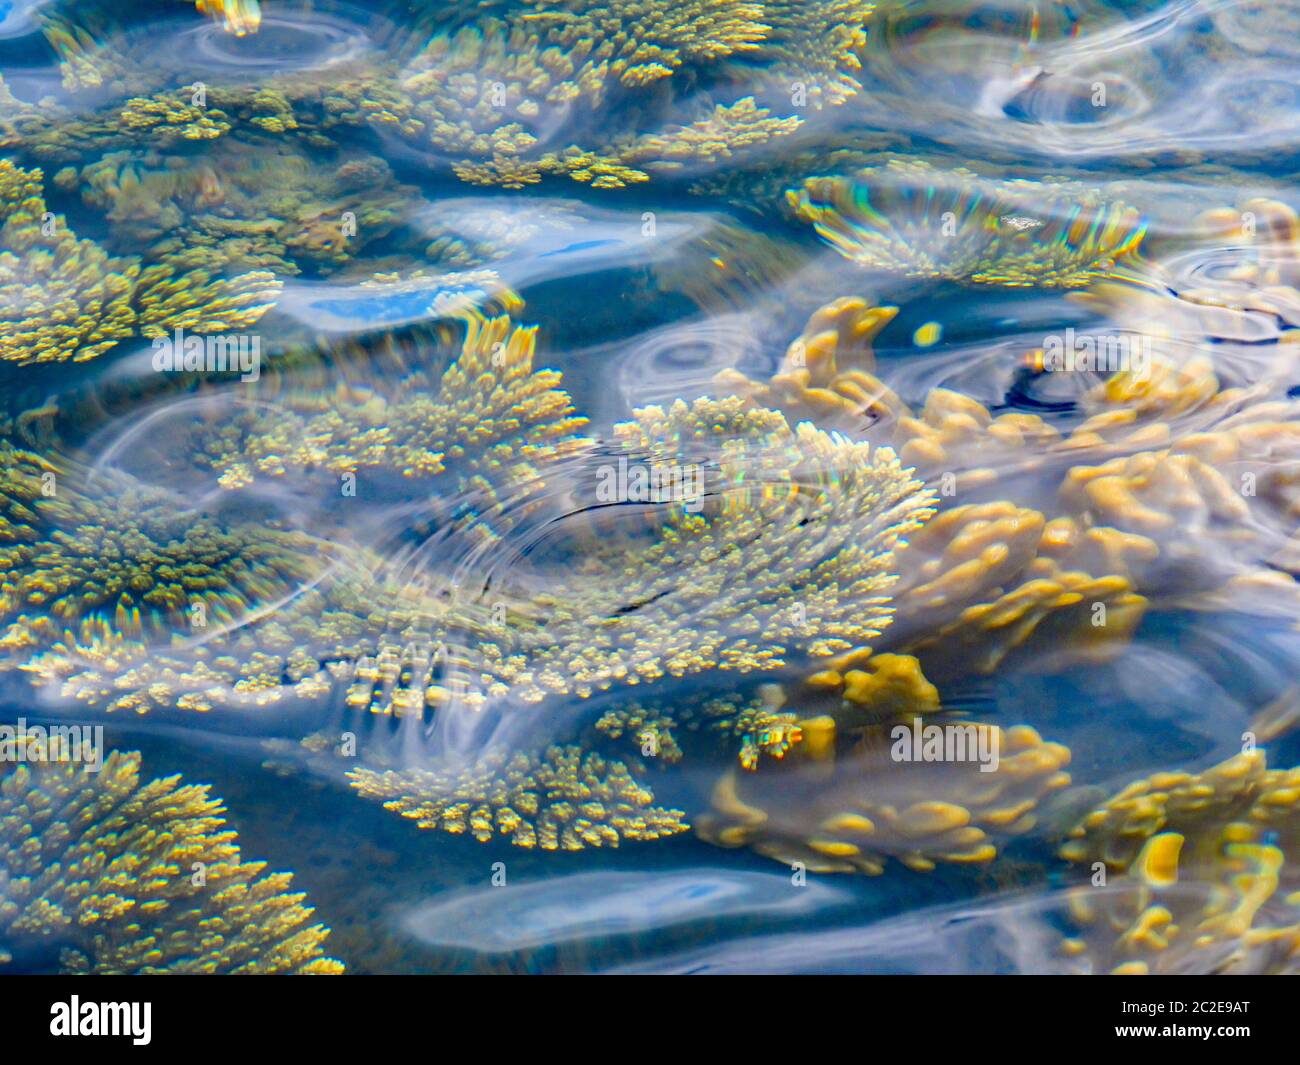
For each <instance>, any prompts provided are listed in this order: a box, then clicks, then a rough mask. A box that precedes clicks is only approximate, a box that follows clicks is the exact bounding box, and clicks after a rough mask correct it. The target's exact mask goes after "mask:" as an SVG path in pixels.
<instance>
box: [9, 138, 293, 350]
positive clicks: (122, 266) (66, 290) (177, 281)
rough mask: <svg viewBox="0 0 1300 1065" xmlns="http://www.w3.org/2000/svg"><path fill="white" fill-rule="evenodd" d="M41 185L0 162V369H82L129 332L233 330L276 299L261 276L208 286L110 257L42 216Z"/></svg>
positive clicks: (203, 276) (187, 274)
mask: <svg viewBox="0 0 1300 1065" xmlns="http://www.w3.org/2000/svg"><path fill="white" fill-rule="evenodd" d="M41 178H42V175H41V172H40V171H39V170H32V171H24V170H21V169H20V168H18V167H15V166H14V165H13V164H12V163H10V162H9V161H8V160H3V159H0V189H3V191H4V193H5V195H4V197H3V201H4V206H3V208H0V210H2V211H3V212H4V213H3V214H2V215H0V218H2V219H3V224H2V225H0V324H3V326H4V330H3V334H2V335H0V360H9V361H14V362H18V363H22V364H27V363H34V362H54V361H64V360H68V359H72V360H75V361H84V360H86V359H93V358H95V357H96V356H98V355H102V354H103V353H104V352H105V351H107V350H108V349H110V348H112V347H113V346H114V345H116V344H117V343H118V342H120V341H123V340H126V339H128V338H130V337H132V336H135V335H137V333H139V334H143V335H144V336H151V337H156V336H163V335H166V334H167V333H168V332H169V331H170V330H173V329H175V328H177V327H183V328H186V329H188V330H191V331H193V332H220V331H223V330H228V329H240V328H244V327H247V326H250V325H252V324H253V323H254V322H256V321H257V320H258V318H260V317H261V316H262V314H264V313H265V312H266V310H267V309H268V307H269V306H270V304H271V303H273V302H274V300H275V298H276V296H277V295H278V292H279V288H280V283H279V282H278V281H276V280H275V278H274V277H273V276H272V275H271V274H268V273H262V272H256V271H255V272H251V273H247V274H244V275H241V276H239V277H236V278H232V279H229V280H225V279H214V278H213V277H212V275H211V274H210V273H209V272H207V271H204V270H178V268H177V266H176V265H175V264H153V265H149V266H142V264H141V263H140V261H139V260H138V259H135V258H133V257H132V258H122V259H117V258H112V257H110V256H109V255H107V254H106V253H105V252H104V251H103V249H101V248H100V247H99V246H98V245H97V244H95V243H94V242H93V241H90V240H80V239H78V237H77V235H76V234H75V233H73V232H72V230H71V229H70V228H69V227H68V224H67V222H66V220H65V219H64V218H63V217H62V216H56V215H54V214H52V213H51V212H48V211H47V210H46V206H45V200H44V198H43V197H42V195H41V192H40V183H41Z"/></svg>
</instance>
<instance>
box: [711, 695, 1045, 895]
mask: <svg viewBox="0 0 1300 1065" xmlns="http://www.w3.org/2000/svg"><path fill="white" fill-rule="evenodd" d="M916 720H917V723H918V724H919V722H920V720H921V719H920V718H917V719H916ZM800 726H801V727H802V729H803V732H804V733H805V738H804V740H803V742H802V743H801V744H800V745H798V746H796V747H795V748H794V749H793V751H792V753H791V755H789V756H787V757H786V758H785V759H783V760H781V761H779V762H767V763H764V764H763V766H762V767H760V769H759V771H758V772H756V773H753V774H746V773H737V772H736V771H735V770H732V771H730V772H728V773H727V774H726V775H725V776H724V777H723V778H722V779H721V780H720V781H719V782H718V785H717V786H716V787H715V789H714V792H713V799H712V810H711V812H710V813H709V814H707V815H705V816H703V817H701V818H700V819H699V820H698V822H697V825H696V831H697V832H698V834H699V835H700V837H701V838H702V839H704V840H706V841H707V842H709V843H714V844H717V845H718V846H722V847H741V846H748V847H752V848H753V849H754V850H756V851H758V853H760V854H763V855H766V856H767V857H770V858H775V859H776V860H778V861H781V862H801V863H803V865H804V867H805V868H806V869H808V870H809V871H810V872H837V873H847V872H863V873H868V874H872V875H875V874H879V873H881V872H883V871H884V867H885V861H886V860H887V859H888V858H890V857H893V858H896V859H897V860H898V861H900V862H902V863H903V864H905V865H906V866H908V868H911V869H914V870H918V871H927V870H931V869H933V868H934V867H935V865H936V864H937V863H939V862H956V863H984V862H989V861H992V860H993V858H994V857H996V855H997V843H998V841H999V839H1000V838H1002V837H1007V836H1014V835H1018V834H1021V833H1024V832H1028V831H1029V830H1030V829H1032V828H1033V827H1034V824H1035V818H1034V813H1033V810H1034V808H1035V806H1036V805H1037V804H1038V802H1039V801H1040V800H1041V799H1042V798H1043V797H1044V796H1046V795H1048V794H1050V793H1051V792H1054V791H1057V790H1059V789H1060V788H1063V787H1065V786H1066V785H1067V784H1068V783H1069V781H1070V777H1069V774H1068V773H1066V772H1064V767H1065V766H1066V765H1067V764H1068V763H1069V761H1070V752H1069V751H1068V750H1067V749H1066V748H1065V747H1062V746H1061V745H1060V744H1055V743H1045V742H1043V740H1042V739H1041V738H1040V737H1039V735H1038V733H1036V732H1035V731H1034V730H1033V729H1032V728H1029V727H1028V726H1025V725H1020V726H1017V727H1015V728H1012V729H1007V730H1002V729H999V728H997V727H996V726H992V725H983V724H969V725H957V726H948V727H950V728H959V729H963V730H966V731H965V732H964V734H963V740H962V742H963V743H965V744H966V750H967V753H968V757H967V758H966V759H964V760H954V761H924V762H923V761H911V760H909V761H900V760H898V759H896V758H895V757H893V753H892V750H891V748H890V746H889V740H888V739H886V737H885V734H884V730H883V729H875V730H868V731H867V732H865V733H864V732H862V731H858V732H856V733H854V734H853V736H854V738H853V741H852V743H850V744H843V743H842V741H841V738H840V737H839V735H838V730H837V729H836V726H835V723H834V721H833V720H832V719H831V718H828V717H817V718H812V719H801V721H800ZM898 727H900V728H902V729H903V731H904V732H906V731H907V730H908V726H906V725H904V726H898ZM842 748H843V749H842ZM977 748H979V749H981V750H987V751H989V752H993V751H996V752H997V755H998V761H997V763H996V769H995V770H994V771H992V772H981V765H982V764H983V765H984V766H987V765H988V764H991V763H989V762H985V763H982V764H981V763H980V762H979V761H978V760H976V759H975V758H974V757H973V753H974V752H975V750H976V749H977Z"/></svg>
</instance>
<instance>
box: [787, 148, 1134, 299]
mask: <svg viewBox="0 0 1300 1065" xmlns="http://www.w3.org/2000/svg"><path fill="white" fill-rule="evenodd" d="M788 197H789V200H790V204H791V206H792V207H793V209H794V211H795V213H796V214H797V215H798V216H799V218H801V219H802V220H803V221H805V222H808V223H810V224H812V225H813V226H814V228H815V229H816V230H817V232H818V234H819V235H820V236H821V237H822V238H823V239H824V240H826V241H827V242H828V243H829V244H830V245H831V246H832V247H833V248H835V249H836V250H837V251H838V252H840V253H841V254H842V255H844V256H845V257H846V258H848V259H851V260H853V261H854V262H856V263H859V264H860V265H862V266H865V267H869V268H870V269H873V270H881V271H886V272H889V273H902V274H904V275H906V276H908V277H933V278H944V279H947V280H953V281H963V282H968V283H972V284H984V285H1003V286H1011V287H1025V286H1031V285H1036V286H1041V287H1047V288H1079V287H1083V286H1086V285H1088V284H1090V283H1091V282H1093V281H1094V280H1097V279H1099V278H1101V277H1102V276H1104V275H1105V273H1106V272H1107V271H1108V270H1110V268H1111V267H1112V266H1113V265H1114V264H1115V263H1116V262H1118V261H1120V260H1123V259H1125V258H1127V257H1129V256H1131V255H1132V254H1133V253H1134V252H1135V251H1136V250H1137V248H1138V246H1139V245H1140V244H1141V242H1142V238H1143V236H1144V235H1145V232H1146V227H1145V224H1144V223H1143V222H1142V220H1141V218H1140V216H1139V215H1138V212H1137V211H1136V210H1135V209H1134V208H1131V207H1127V206H1125V205H1123V204H1119V203H1107V202H1105V201H1104V200H1103V199H1102V198H1101V194H1100V193H1099V192H1097V190H1095V189H1082V188H1077V187H1075V186H1073V185H1068V184H1061V185H1053V184H1041V185H1040V184H1035V183H1033V182H1027V181H1010V182H1002V183H997V184H994V183H990V182H988V181H985V180H984V179H981V178H980V177H978V176H977V175H976V174H973V173H971V172H969V171H965V170H960V169H959V170H956V171H953V172H951V173H943V172H940V171H937V170H934V169H932V168H931V167H930V166H928V165H927V164H925V163H923V162H915V163H914V162H902V161H898V160H894V161H891V162H890V163H889V164H887V165H886V166H884V167H877V168H869V169H867V170H863V171H860V172H859V173H858V174H856V175H855V176H853V177H851V178H841V177H817V178H810V179H808V180H807V181H805V182H804V184H803V186H802V188H798V189H792V190H790V192H789V193H788Z"/></svg>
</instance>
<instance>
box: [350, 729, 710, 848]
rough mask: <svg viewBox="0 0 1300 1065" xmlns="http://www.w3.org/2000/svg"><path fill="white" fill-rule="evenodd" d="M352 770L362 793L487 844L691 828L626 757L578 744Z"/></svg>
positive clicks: (588, 843)
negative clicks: (498, 839) (426, 765)
mask: <svg viewBox="0 0 1300 1065" xmlns="http://www.w3.org/2000/svg"><path fill="white" fill-rule="evenodd" d="M348 777H349V778H350V780H351V782H352V786H353V787H354V788H356V789H357V791H358V792H359V793H360V794H361V795H363V796H365V797H366V798H369V799H378V800H381V801H383V803H384V806H385V808H386V809H389V810H392V811H393V812H395V813H399V814H401V815H402V816H403V817H406V818H410V819H411V820H413V821H415V822H416V823H417V824H418V825H419V826H420V827H421V828H430V829H433V828H436V829H441V830H442V831H444V832H450V833H452V834H454V835H460V834H462V833H464V832H466V831H468V832H469V833H470V834H471V835H473V836H474V838H475V839H477V840H478V841H479V842H481V843H482V842H487V841H488V840H490V839H492V838H493V837H495V836H503V837H505V838H507V839H509V841H510V842H511V843H513V844H514V845H515V846H517V847H527V848H533V847H538V848H540V849H542V850H547V851H553V850H569V851H575V850H582V849H583V848H585V847H617V846H618V845H619V843H620V842H621V841H623V840H650V839H659V838H661V837H664V836H672V835H676V834H677V833H679V832H684V831H685V830H686V829H687V827H688V826H687V825H686V824H685V822H684V821H683V820H682V818H683V816H684V815H683V813H682V811H680V810H670V809H665V808H663V807H659V806H652V805H651V803H652V802H653V801H654V796H653V794H652V793H651V791H650V790H649V789H648V788H647V787H645V786H644V785H643V784H640V783H638V782H637V780H636V779H635V778H634V777H633V776H632V774H631V772H630V771H629V769H628V767H627V766H626V765H625V764H624V763H622V762H617V761H606V760H605V759H604V758H602V757H600V755H598V754H594V753H584V752H583V750H582V749H581V748H579V747H559V746H552V747H548V748H547V749H546V750H545V751H543V752H541V753H540V754H529V753H524V752H517V753H515V754H513V755H510V756H508V757H507V756H506V755H488V756H487V757H486V758H485V759H484V760H483V761H482V762H480V763H478V764H476V765H473V766H470V767H467V768H463V769H459V770H449V771H435V770H426V769H408V770H388V771H385V772H382V773H377V772H375V771H373V770H369V769H357V770H353V771H351V772H349V774H348Z"/></svg>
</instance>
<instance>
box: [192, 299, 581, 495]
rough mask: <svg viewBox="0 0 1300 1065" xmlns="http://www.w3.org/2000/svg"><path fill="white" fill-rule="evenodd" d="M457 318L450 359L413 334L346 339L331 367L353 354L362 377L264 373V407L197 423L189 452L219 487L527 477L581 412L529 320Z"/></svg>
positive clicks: (565, 443) (564, 443) (556, 448)
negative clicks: (547, 362) (301, 387)
mask: <svg viewBox="0 0 1300 1065" xmlns="http://www.w3.org/2000/svg"><path fill="white" fill-rule="evenodd" d="M456 316H457V317H459V318H460V319H461V320H462V321H463V322H464V339H463V341H462V342H461V343H460V345H459V350H458V351H457V352H456V353H455V356H454V357H453V358H450V359H449V358H447V356H446V346H445V345H444V344H442V343H435V342H431V340H430V339H429V338H427V337H423V336H420V335H418V334H417V335H415V336H414V337H409V338H405V339H399V338H397V337H390V338H389V339H387V340H385V341H383V342H382V343H381V344H379V345H378V346H376V347H373V348H372V347H367V346H365V345H363V344H361V343H359V342H358V343H357V344H351V345H345V346H343V347H342V349H340V350H338V351H336V352H335V353H334V355H335V369H336V370H342V371H343V373H344V374H346V373H348V369H347V367H348V364H349V363H350V364H352V366H353V367H355V369H356V370H357V371H358V372H359V373H360V374H362V375H364V377H363V379H360V380H357V381H353V382H347V381H346V380H345V381H343V382H340V383H338V384H337V385H336V394H335V395H334V396H332V397H331V396H329V395H324V396H323V395H321V394H320V393H319V392H318V391H317V390H316V389H315V388H314V387H313V388H312V389H310V390H308V391H305V392H302V393H297V394H295V393H292V392H287V391H286V392H285V394H283V395H279V394H277V392H278V385H277V382H276V381H275V380H274V379H271V378H263V382H264V387H265V389H266V392H267V395H268V396H269V397H270V398H269V401H268V402H269V404H270V407H269V409H268V407H266V406H261V407H259V408H255V409H252V410H250V411H248V412H247V413H241V414H239V415H237V416H236V417H235V418H233V419H230V420H227V421H225V422H224V423H223V424H221V425H218V426H212V427H204V428H201V429H199V430H198V434H199V437H198V439H197V440H196V447H195V448H194V450H193V453H194V454H195V455H196V456H197V457H198V458H199V459H201V461H203V462H204V463H205V464H208V465H210V467H211V469H213V470H214V471H215V472H216V473H217V474H218V477H219V480H220V483H221V484H222V485H223V486H225V487H227V488H237V487H243V486H246V485H248V484H250V483H252V482H253V481H254V480H255V479H257V478H258V477H266V476H272V477H275V476H284V475H285V474H286V473H288V472H291V471H299V472H309V471H312V470H320V471H328V472H330V473H332V474H334V475H335V476H337V475H338V474H341V473H357V472H359V471H361V472H364V471H371V470H374V471H380V472H385V473H389V474H392V475H398V476H402V477H407V478H418V479H422V480H423V479H428V478H433V477H437V476H438V475H440V474H442V473H444V472H445V471H447V470H449V469H450V470H454V471H455V473H456V474H457V475H459V476H460V477H461V478H462V479H463V481H468V480H470V479H474V478H478V479H480V480H481V479H483V478H487V479H494V478H499V479H501V480H503V481H505V480H509V481H510V482H512V483H513V484H515V485H523V484H527V483H529V482H530V481H532V480H535V478H536V472H535V471H536V470H538V469H540V468H542V467H544V466H545V465H546V464H547V463H550V462H555V461H557V460H559V459H560V458H562V457H563V456H565V455H568V454H571V453H573V452H574V451H575V450H576V449H577V448H579V447H580V446H582V440H581V438H580V437H578V436H577V435H576V432H577V430H578V429H580V428H581V427H582V425H583V424H584V422H585V419H583V418H581V417H578V416H576V415H575V414H574V413H573V406H572V403H571V402H570V400H569V397H568V395H567V393H565V392H564V391H563V390H562V389H561V388H560V387H559V384H560V374H559V373H558V372H557V371H554V370H547V369H538V368H535V367H534V358H535V350H536V329H535V328H530V327H526V326H517V325H515V324H514V323H513V322H512V321H511V320H510V319H509V318H508V317H505V316H502V317H497V318H485V317H484V316H483V315H481V314H479V313H477V312H476V311H473V310H469V309H466V310H463V311H460V312H457V315H456ZM385 364H388V365H387V366H385ZM376 366H380V367H384V368H385V369H387V370H388V371H389V372H386V373H383V374H380V373H376V372H375V367H376ZM259 387H262V386H259ZM362 393H364V395H361V394H362ZM359 395H361V401H358V399H359Z"/></svg>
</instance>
